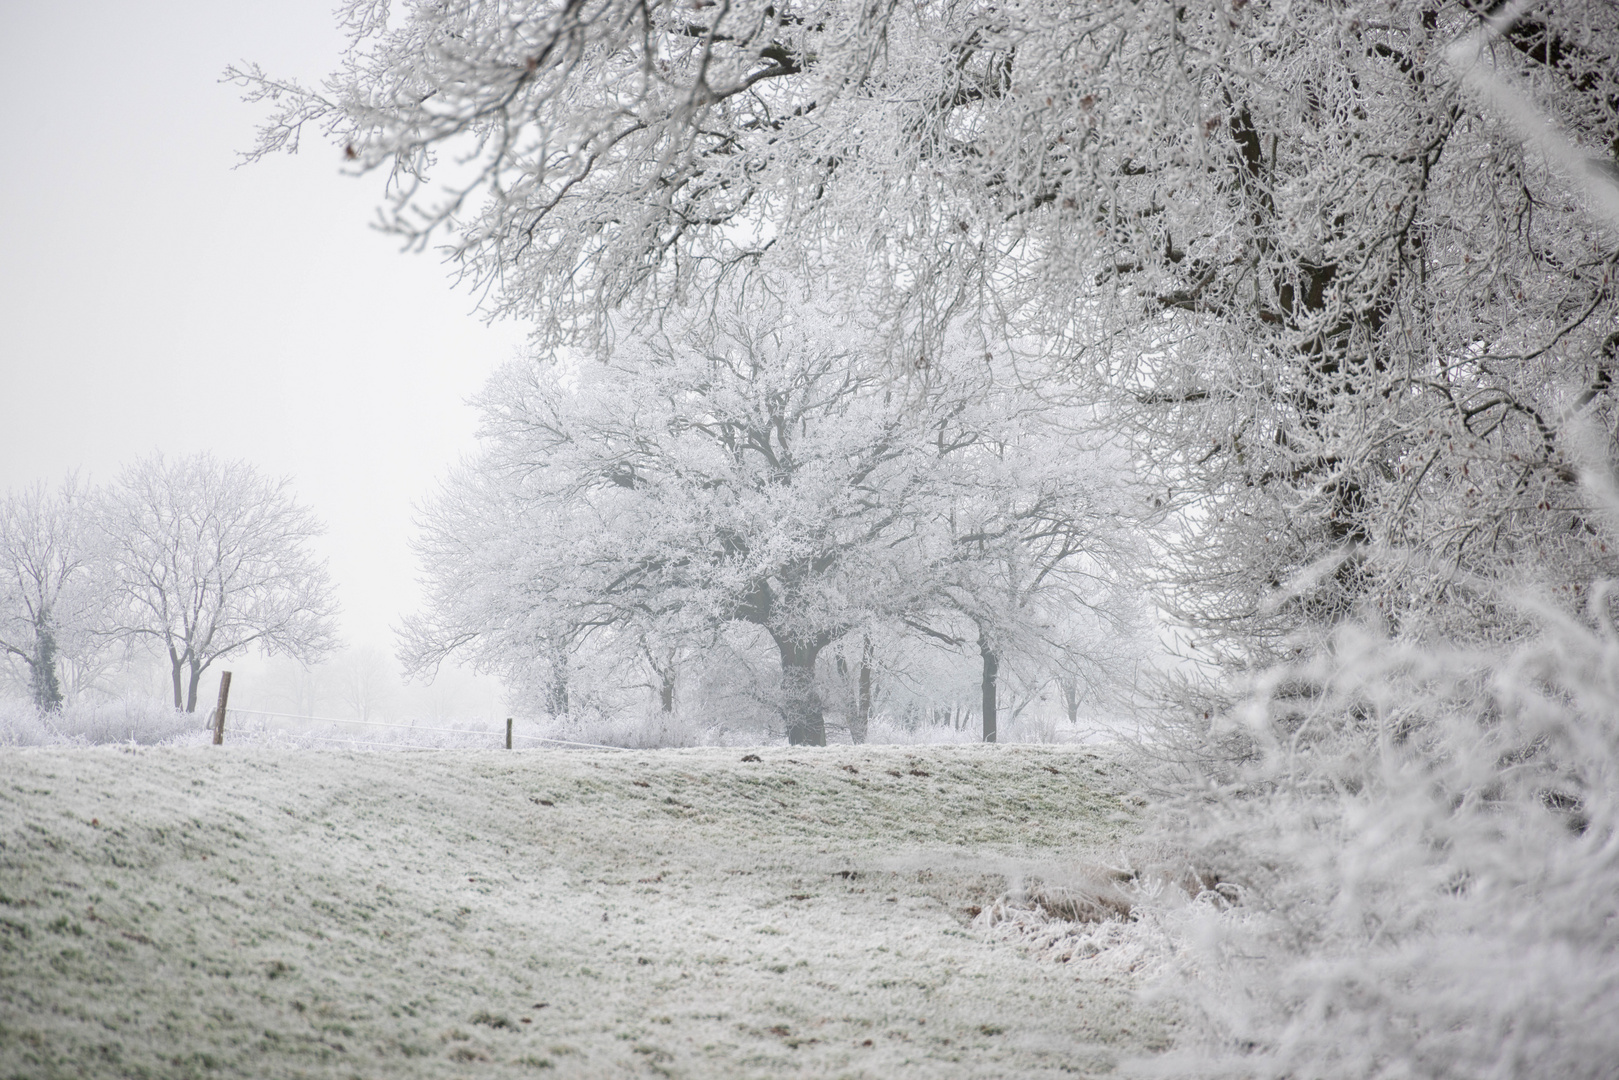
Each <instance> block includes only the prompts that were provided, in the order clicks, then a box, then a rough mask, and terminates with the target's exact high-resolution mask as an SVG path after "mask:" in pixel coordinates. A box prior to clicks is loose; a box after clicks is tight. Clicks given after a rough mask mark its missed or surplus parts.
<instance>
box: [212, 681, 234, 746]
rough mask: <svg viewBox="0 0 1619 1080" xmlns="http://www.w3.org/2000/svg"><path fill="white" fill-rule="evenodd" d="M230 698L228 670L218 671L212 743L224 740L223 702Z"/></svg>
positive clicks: (218, 743)
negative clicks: (217, 702)
mask: <svg viewBox="0 0 1619 1080" xmlns="http://www.w3.org/2000/svg"><path fill="white" fill-rule="evenodd" d="M229 700H230V672H228V671H222V672H220V673H219V708H217V709H215V710H214V745H215V746H219V745H220V744H222V743H223V742H224V741H225V702H227V701H229Z"/></svg>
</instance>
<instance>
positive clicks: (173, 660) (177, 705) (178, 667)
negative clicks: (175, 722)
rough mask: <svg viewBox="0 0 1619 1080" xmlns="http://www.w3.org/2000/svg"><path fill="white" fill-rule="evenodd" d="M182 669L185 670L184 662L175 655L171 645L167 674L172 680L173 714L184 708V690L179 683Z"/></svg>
mask: <svg viewBox="0 0 1619 1080" xmlns="http://www.w3.org/2000/svg"><path fill="white" fill-rule="evenodd" d="M184 668H185V661H184V660H182V659H181V658H180V657H179V655H178V654H176V653H175V651H174V646H172V645H171V646H169V674H170V676H172V677H173V679H174V711H175V712H179V711H180V710H181V709H183V708H185V696H184V694H185V689H184V684H183V683H182V682H181V681H180V672H181V671H182V670H183V669H184Z"/></svg>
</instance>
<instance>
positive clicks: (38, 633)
mask: <svg viewBox="0 0 1619 1080" xmlns="http://www.w3.org/2000/svg"><path fill="white" fill-rule="evenodd" d="M28 682H29V690H30V691H31V692H32V694H33V698H34V707H35V708H37V709H38V710H39V711H40V712H47V713H49V712H55V711H57V710H58V709H60V708H61V707H62V684H61V682H60V681H59V680H58V679H57V677H56V635H55V634H53V633H51V628H50V627H49V626H48V625H45V624H44V623H40V624H38V625H36V626H35V627H34V655H33V657H32V658H30V659H29V661H28Z"/></svg>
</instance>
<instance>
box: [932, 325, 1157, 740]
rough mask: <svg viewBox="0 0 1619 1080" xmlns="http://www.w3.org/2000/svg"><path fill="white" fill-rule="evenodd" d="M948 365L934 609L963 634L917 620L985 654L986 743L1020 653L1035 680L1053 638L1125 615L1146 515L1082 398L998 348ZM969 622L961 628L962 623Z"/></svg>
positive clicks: (1122, 462) (939, 636) (1052, 651)
mask: <svg viewBox="0 0 1619 1080" xmlns="http://www.w3.org/2000/svg"><path fill="white" fill-rule="evenodd" d="M952 352H954V353H965V354H967V355H970V356H973V357H974V359H973V360H972V361H970V362H966V363H963V362H961V360H960V359H957V360H956V362H955V363H954V364H953V365H952V370H951V371H950V372H949V374H948V376H947V377H948V378H949V379H951V380H952V391H951V393H952V398H953V400H955V401H956V402H958V403H959V409H957V410H956V411H954V412H953V413H952V414H951V415H950V416H949V418H948V419H947V420H944V421H942V422H941V423H940V425H939V428H938V435H937V436H936V444H937V445H938V446H939V447H941V448H944V447H948V448H949V451H950V452H949V453H942V454H941V455H940V460H939V462H938V466H937V468H938V472H937V480H936V483H937V485H938V490H939V492H940V501H939V503H938V505H937V506H935V507H934V508H933V511H932V514H931V515H930V518H929V527H930V535H929V544H930V551H931V553H932V556H933V560H934V562H933V571H932V580H933V582H934V584H935V589H936V591H935V594H934V595H935V599H936V602H937V603H938V605H939V608H940V610H939V612H937V615H939V616H942V617H944V619H945V620H947V622H948V620H950V619H951V618H952V617H954V618H955V619H956V620H957V621H958V622H959V621H965V623H966V624H967V625H966V626H965V627H963V628H961V629H960V630H956V629H947V628H945V626H944V625H934V624H930V623H929V622H925V621H921V620H917V619H911V620H909V621H910V624H911V628H912V629H913V630H916V631H918V632H921V633H923V634H925V635H927V636H928V637H930V638H932V639H933V640H935V641H941V642H944V643H946V644H949V645H952V646H957V647H961V646H971V647H972V648H974V649H975V650H976V652H977V654H978V657H979V663H980V709H979V715H980V718H981V720H982V724H983V733H984V739H985V741H986V742H993V741H994V740H995V734H996V719H997V712H998V700H999V694H998V683H999V673H1000V670H1001V667H1002V665H1003V663H1004V662H1006V661H1007V660H1009V659H1015V660H1016V661H1017V662H1018V663H1019V665H1020V666H1021V667H1023V668H1024V669H1025V671H1026V673H1027V674H1029V675H1030V676H1031V677H1032V675H1033V671H1035V670H1045V669H1047V668H1049V667H1050V666H1051V663H1052V662H1053V661H1054V659H1055V657H1056V656H1057V655H1058V653H1059V652H1060V651H1061V643H1060V640H1059V639H1060V638H1062V637H1063V636H1065V635H1066V634H1067V633H1068V630H1069V628H1070V627H1071V626H1072V625H1073V624H1075V623H1078V622H1083V621H1084V620H1085V619H1086V618H1087V617H1088V618H1089V619H1091V620H1095V621H1102V622H1107V621H1120V622H1121V625H1122V623H1123V622H1128V621H1129V619H1128V618H1126V615H1127V609H1128V608H1129V605H1118V604H1111V605H1110V604H1108V603H1106V602H1105V601H1104V597H1106V598H1107V599H1108V600H1116V599H1117V598H1116V597H1113V596H1111V595H1110V593H1109V585H1110V584H1111V583H1114V582H1117V581H1118V580H1119V579H1120V577H1121V574H1123V573H1125V572H1127V570H1128V569H1130V568H1133V567H1127V563H1129V562H1131V560H1130V558H1129V556H1130V555H1131V553H1132V551H1133V547H1134V539H1135V537H1136V536H1137V535H1138V528H1139V523H1140V521H1141V514H1140V513H1139V508H1138V507H1137V506H1135V505H1134V500H1133V498H1132V493H1133V485H1132V483H1131V481H1130V468H1129V463H1128V460H1127V459H1126V458H1125V456H1124V455H1123V454H1122V453H1120V452H1119V449H1118V447H1117V445H1116V442H1117V440H1116V439H1115V440H1113V445H1110V442H1109V438H1110V437H1109V436H1108V435H1106V434H1105V433H1099V429H1100V428H1101V426H1102V425H1101V423H1100V421H1099V419H1098V418H1097V416H1096V415H1095V413H1094V410H1093V409H1092V408H1089V407H1084V406H1081V405H1079V404H1075V403H1069V402H1065V401H1063V400H1061V399H1060V398H1059V399H1053V397H1052V396H1051V392H1050V388H1042V387H1041V386H1040V385H1039V380H1031V379H1030V378H1028V377H1027V375H1026V374H1024V373H1019V372H1015V371H1012V370H1008V367H1007V365H1006V364H1005V363H1004V361H997V358H996V356H995V354H994V353H993V352H986V353H983V354H982V358H981V359H978V358H977V354H976V353H974V352H972V351H970V350H967V349H964V348H960V347H959V346H958V347H957V348H956V349H954V350H948V351H947V353H946V355H950V353H952ZM963 630H964V631H965V634H963V633H962V631H963Z"/></svg>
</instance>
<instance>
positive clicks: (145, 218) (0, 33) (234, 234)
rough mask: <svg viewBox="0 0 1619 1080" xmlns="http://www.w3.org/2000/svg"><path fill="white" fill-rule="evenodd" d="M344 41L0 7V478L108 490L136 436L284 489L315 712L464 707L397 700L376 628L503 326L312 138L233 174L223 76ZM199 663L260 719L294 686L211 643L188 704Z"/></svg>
mask: <svg viewBox="0 0 1619 1080" xmlns="http://www.w3.org/2000/svg"><path fill="white" fill-rule="evenodd" d="M343 43H344V38H343V35H342V34H341V32H340V31H339V30H337V28H336V27H335V20H334V18H333V16H332V14H331V10H330V4H328V3H325V2H313V0H305V2H300V3H292V4H289V3H277V4H262V3H247V2H240V0H224V2H221V0H211V2H206V3H204V2H200V0H197V2H159V3H148V4H140V5H133V4H129V3H110V2H89V3H78V4H72V5H49V4H33V3H23V2H20V0H0V98H3V100H4V101H5V102H6V105H7V109H6V120H5V129H6V137H5V139H4V140H3V141H0V204H3V205H4V207H5V211H4V214H3V215H0V252H3V253H4V255H3V258H0V371H3V372H4V376H5V379H4V384H3V385H4V390H3V391H0V490H9V489H16V488H19V487H22V486H25V485H30V484H33V483H34V482H36V481H44V482H45V483H46V484H48V485H51V486H54V485H55V484H57V483H58V482H59V481H60V480H61V478H62V477H63V476H64V475H65V474H67V473H68V472H70V471H72V470H78V471H80V473H81V474H82V475H83V476H85V477H86V478H87V479H90V480H93V481H98V482H100V481H106V480H110V479H112V477H113V476H114V475H116V473H117V472H118V470H119V468H120V467H121V466H122V465H123V464H125V463H127V462H129V461H132V460H133V459H134V458H136V457H138V456H141V455H144V454H149V453H151V452H152V451H153V450H160V451H162V452H163V453H164V454H166V455H170V456H173V455H179V454H184V453H191V452H195V451H199V450H210V451H212V452H214V453H215V454H216V455H218V456H219V457H222V458H242V459H246V460H247V461H249V462H251V463H252V464H254V465H255V466H257V467H258V468H259V469H260V471H261V472H263V473H264V474H266V475H270V476H290V477H291V478H292V480H293V487H294V490H295V491H296V493H297V496H298V499H299V501H300V502H302V503H304V504H306V505H308V506H310V507H311V508H312V509H313V510H314V511H315V513H316V514H317V515H318V516H319V517H320V518H321V519H322V520H324V521H325V523H326V525H327V534H326V535H325V536H324V537H322V538H321V540H320V541H319V542H318V547H317V550H318V551H319V553H320V554H321V555H323V556H325V557H326V558H328V559H329V562H330V567H331V572H332V577H333V579H334V581H335V582H336V585H337V588H336V595H337V598H338V601H339V603H340V604H341V605H342V613H341V616H340V619H339V629H340V633H341V635H342V637H343V639H344V643H345V645H347V646H349V651H348V652H347V653H340V654H338V656H337V657H336V658H335V659H334V660H333V661H332V662H331V664H330V665H328V668H329V670H327V671H325V672H323V673H320V674H319V676H318V678H319V680H320V681H321V682H322V685H323V687H324V692H325V693H324V696H325V697H326V699H327V700H329V701H336V700H340V699H345V698H351V697H356V696H358V697H360V698H364V697H365V696H366V695H367V693H369V694H370V698H371V702H372V704H371V706H370V708H371V709H372V710H377V709H381V710H382V711H383V712H384V713H394V714H397V713H400V712H402V711H403V712H412V713H419V714H422V715H429V714H433V713H439V714H444V713H456V714H462V715H468V716H472V715H477V716H482V715H487V714H489V713H492V712H494V711H497V710H498V707H499V701H498V694H499V687H498V684H496V683H495V682H494V681H493V680H489V679H475V678H472V677H470V676H469V675H468V674H467V673H464V672H455V673H448V674H447V675H446V676H445V677H444V678H441V680H440V683H439V685H438V686H437V687H436V688H435V689H433V690H432V691H421V690H416V691H410V692H407V691H405V690H404V689H402V688H401V687H399V686H398V685H397V680H396V674H395V673H396V671H397V664H396V662H395V661H394V659H393V650H394V641H393V635H392V632H391V631H390V625H391V624H393V623H395V622H396V621H397V620H398V618H399V617H400V615H401V614H403V613H405V612H408V611H410V610H413V609H414V608H415V606H416V599H417V587H416V582H415V575H416V569H415V565H414V560H413V558H412V556H411V554H410V551H409V548H408V543H409V540H410V538H411V536H412V535H413V534H414V529H413V526H412V524H411V516H412V509H411V504H412V502H413V501H417V500H420V499H421V498H422V497H423V496H425V495H426V494H427V493H428V492H429V491H430V490H431V488H432V485H433V484H435V483H436V481H437V478H438V477H439V476H440V475H442V474H443V472H444V469H445V467H446V466H447V465H448V464H450V463H452V462H453V461H454V460H455V459H456V458H457V456H458V455H460V454H461V453H463V452H465V451H467V450H469V449H470V448H471V446H472V430H473V426H474V423H475V417H474V414H473V412H472V410H470V409H468V408H467V407H466V406H465V405H464V404H463V402H464V401H465V399H466V398H467V397H468V396H469V395H470V394H472V393H473V392H475V391H476V390H477V389H478V388H479V387H480V386H481V385H482V384H483V382H484V380H485V379H486V378H487V376H488V374H489V372H490V371H491V370H492V369H493V368H494V367H495V366H496V365H498V364H499V363H502V362H504V361H505V360H507V359H509V358H510V357H511V356H512V354H513V353H514V351H515V350H516V349H517V348H518V346H519V345H520V343H521V341H522V339H523V336H524V333H523V330H522V328H521V327H520V326H517V325H515V324H510V323H507V324H501V325H497V326H494V327H488V326H485V325H484V323H483V322H482V320H481V318H479V317H478V316H477V315H475V314H474V312H473V308H474V302H475V299H474V297H473V296H471V295H470V294H468V293H467V292H465V291H455V290H453V289H452V288H451V287H450V285H449V275H448V271H447V269H446V268H445V267H444V266H443V264H442V263H441V261H440V259H439V257H438V256H437V255H436V254H435V253H432V252H429V253H427V254H424V255H419V256H402V255H400V254H399V251H398V244H397V242H396V241H394V240H392V239H390V238H388V237H386V236H383V235H382V234H380V233H378V232H376V231H374V230H371V229H370V228H368V225H367V222H368V221H369V220H371V219H372V218H373V216H374V215H373V214H372V207H374V206H375V205H376V203H377V202H378V200H379V198H380V196H381V194H382V187H381V181H380V179H379V178H366V179H362V180H355V179H352V178H348V177H344V176H343V175H342V174H341V170H340V162H339V159H338V155H337V154H336V152H334V151H333V150H332V149H331V148H330V147H329V146H327V145H325V144H323V142H322V141H321V140H320V139H319V138H318V137H316V133H315V132H310V133H309V135H310V137H309V138H308V139H307V140H306V141H305V143H304V150H303V152H302V153H301V154H299V155H298V156H296V157H290V156H285V155H281V156H275V157H272V158H271V159H269V160H266V161H264V162H261V163H259V164H256V165H253V166H249V167H243V168H234V166H235V165H236V164H237V161H238V159H239V154H240V152H241V151H243V150H245V149H247V148H248V147H249V146H251V144H252V142H253V139H254V134H255V127H256V125H257V122H258V120H259V118H260V112H259V110H257V109H256V108H254V107H250V106H248V105H245V104H243V103H242V102H241V101H240V98H239V91H238V90H237V88H236V87H234V86H231V85H229V84H224V83H221V82H220V81H219V79H220V73H221V72H222V71H223V70H224V68H225V66H226V65H227V64H229V63H232V62H241V61H255V62H258V63H260V64H262V65H263V66H264V67H265V69H266V70H267V71H270V72H272V73H275V74H277V75H279V76H286V77H289V78H296V79H298V80H300V81H303V82H305V83H307V84H318V83H319V81H320V79H321V78H323V77H324V75H325V74H326V73H327V72H329V71H330V70H331V69H332V68H333V67H335V66H336V63H337V60H338V57H339V54H340V52H341V49H342V47H343ZM221 668H229V669H232V670H234V671H235V672H236V676H235V682H234V684H233V688H232V700H233V702H239V703H241V704H243V705H248V704H250V703H256V704H259V705H260V707H273V706H274V703H272V702H266V701H265V700H264V699H263V698H261V697H260V694H259V693H258V691H260V690H262V689H264V688H265V687H266V686H267V685H268V684H269V683H270V682H284V681H286V680H287V679H292V678H297V677H299V676H298V674H297V672H296V665H295V664H292V663H291V662H289V661H282V662H281V663H279V664H272V665H270V666H268V667H266V665H264V664H263V663H262V662H261V661H259V660H258V659H257V658H256V657H255V656H249V657H245V658H242V657H237V658H232V659H231V660H230V661H227V662H223V663H216V664H215V665H214V667H213V668H210V669H209V671H208V672H207V673H206V674H205V676H204V683H203V691H204V693H203V697H204V700H205V701H211V700H212V697H213V694H214V693H215V688H216V687H217V685H218V671H219V670H220V669H221ZM157 676H158V678H157V680H156V681H155V682H154V689H155V690H157V691H158V692H162V691H163V690H164V687H165V685H166V674H165V673H163V672H158V673H157ZM366 685H369V686H370V690H369V691H367V690H366V689H365V688H364V687H365V686H366ZM283 689H285V688H283Z"/></svg>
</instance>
